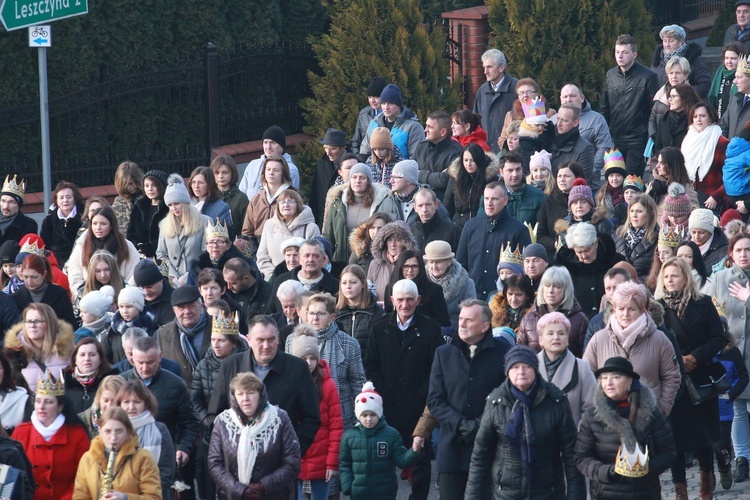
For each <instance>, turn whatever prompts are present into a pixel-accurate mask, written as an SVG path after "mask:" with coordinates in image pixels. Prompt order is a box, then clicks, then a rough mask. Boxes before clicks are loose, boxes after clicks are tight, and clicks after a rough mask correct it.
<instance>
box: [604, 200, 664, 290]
mask: <svg viewBox="0 0 750 500" xmlns="http://www.w3.org/2000/svg"><path fill="white" fill-rule="evenodd" d="M614 239H615V246H616V248H617V253H619V254H620V255H622V256H623V257H625V259H626V260H627V261H628V262H630V263H631V264H632V265H633V267H634V268H635V271H636V272H637V273H638V278H639V279H641V280H645V279H646V277H647V276H648V274H649V271H650V270H651V264H652V262H653V260H654V252H655V251H656V245H657V241H658V239H659V226H657V225H656V202H655V201H654V199H653V198H651V197H650V196H649V195H647V194H639V195H638V196H636V197H635V198H634V199H633V200H632V201H631V202H630V205H628V218H627V219H626V220H625V224H623V225H622V226H620V228H619V229H618V230H617V231H616V232H615V235H614Z"/></svg>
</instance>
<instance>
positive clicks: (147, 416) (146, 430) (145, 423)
mask: <svg viewBox="0 0 750 500" xmlns="http://www.w3.org/2000/svg"><path fill="white" fill-rule="evenodd" d="M130 423H131V424H133V429H135V432H136V434H138V442H139V443H140V445H141V448H143V449H144V450H148V451H150V452H151V455H152V456H153V457H154V462H156V463H157V464H158V463H159V458H160V457H161V432H159V428H158V427H156V419H154V416H153V415H151V412H150V411H148V410H146V411H144V412H143V413H141V414H140V415H138V416H135V417H130Z"/></svg>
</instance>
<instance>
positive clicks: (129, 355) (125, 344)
mask: <svg viewBox="0 0 750 500" xmlns="http://www.w3.org/2000/svg"><path fill="white" fill-rule="evenodd" d="M144 337H148V332H146V330H144V329H143V328H138V327H137V326H134V327H131V328H128V329H127V330H125V333H123V334H122V349H123V350H124V351H125V358H124V359H123V360H122V361H120V362H119V363H117V364H115V365H112V368H113V369H115V370H117V372H118V373H125V372H126V371H128V370H130V369H132V368H133V344H135V341H136V340H138V339H141V338H144ZM159 365H160V366H161V367H162V368H163V369H164V370H167V371H168V372H172V373H174V374H175V375H177V376H178V377H180V378H183V377H182V369H181V368H180V365H178V364H177V363H175V362H174V361H172V360H171V359H167V358H165V357H162V358H161V361H160V362H159Z"/></svg>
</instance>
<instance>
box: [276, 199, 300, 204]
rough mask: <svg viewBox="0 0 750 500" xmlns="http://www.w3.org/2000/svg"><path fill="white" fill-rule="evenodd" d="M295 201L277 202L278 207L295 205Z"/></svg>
mask: <svg viewBox="0 0 750 500" xmlns="http://www.w3.org/2000/svg"><path fill="white" fill-rule="evenodd" d="M296 204H297V200H281V201H279V205H296Z"/></svg>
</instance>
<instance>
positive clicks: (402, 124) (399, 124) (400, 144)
mask: <svg viewBox="0 0 750 500" xmlns="http://www.w3.org/2000/svg"><path fill="white" fill-rule="evenodd" d="M385 126H386V125H385V115H384V114H383V113H380V114H379V115H377V116H376V117H375V118H373V119H372V121H371V122H370V125H369V126H368V128H367V134H366V135H365V137H364V138H363V139H362V143H361V144H360V146H359V154H360V156H362V155H365V156H370V155H371V154H372V149H371V148H370V136H371V135H372V131H373V130H375V129H376V128H379V127H385ZM391 140H392V141H393V145H394V146H396V147H397V148H398V150H399V151H401V154H402V155H404V159H405V160H408V159H409V158H411V157H412V156H414V151H415V148H416V147H417V144H419V143H420V142H422V141H423V140H424V127H422V124H421V123H419V119H418V118H417V115H416V114H414V112H413V111H412V110H410V109H409V108H406V107H404V108H403V109H402V110H401V113H399V115H398V116H397V117H396V120H395V121H394V123H393V126H392V127H391Z"/></svg>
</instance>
